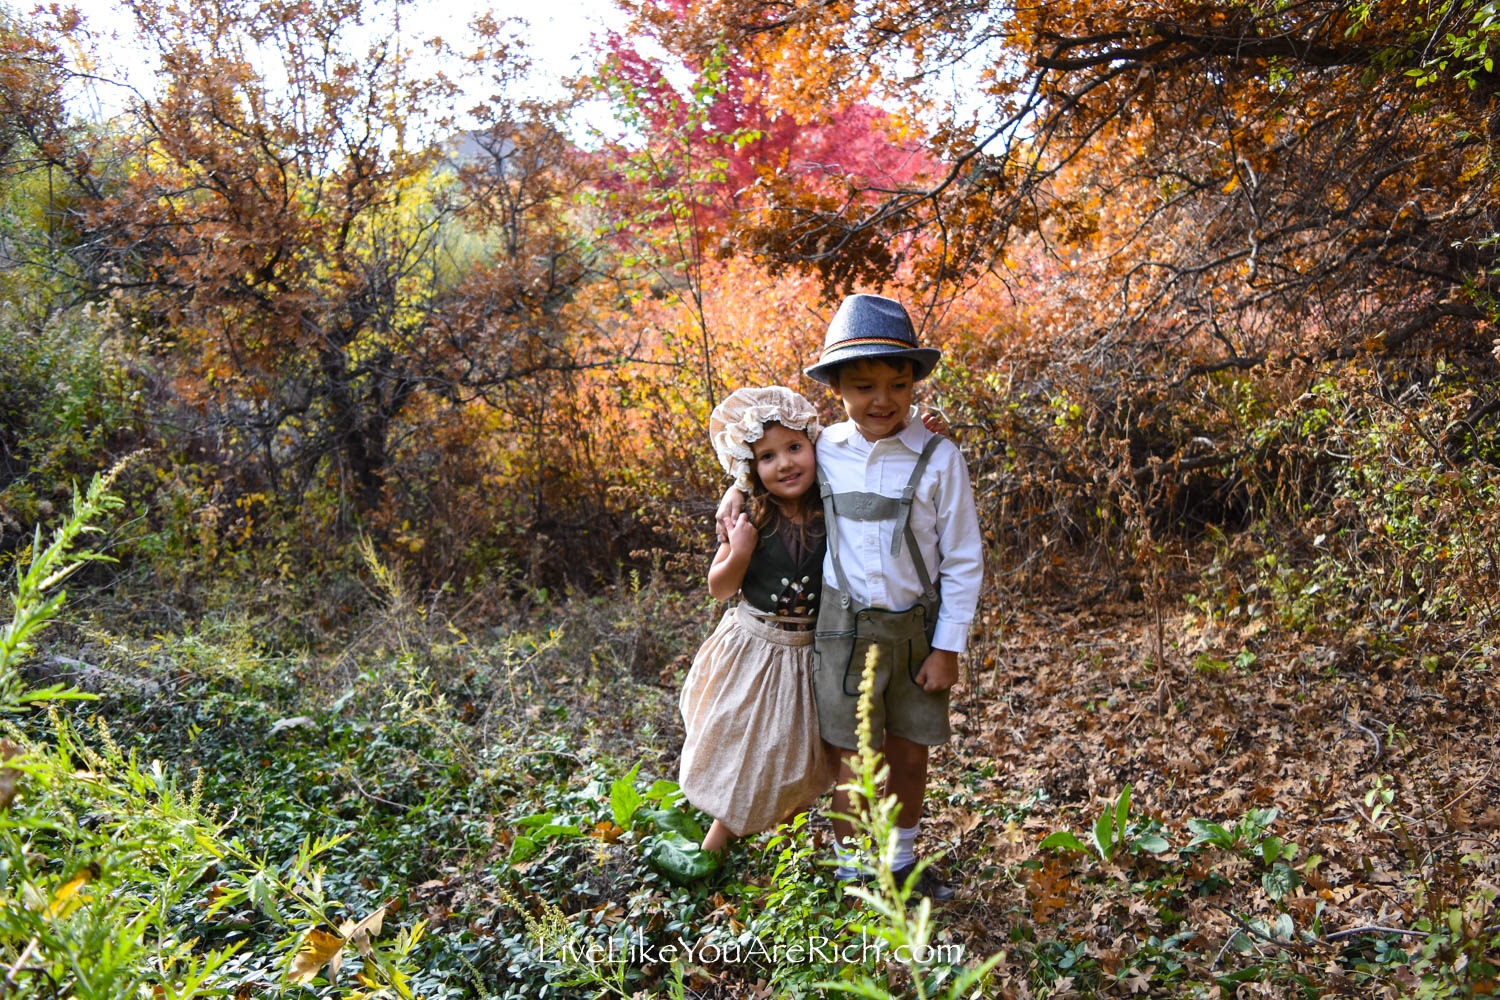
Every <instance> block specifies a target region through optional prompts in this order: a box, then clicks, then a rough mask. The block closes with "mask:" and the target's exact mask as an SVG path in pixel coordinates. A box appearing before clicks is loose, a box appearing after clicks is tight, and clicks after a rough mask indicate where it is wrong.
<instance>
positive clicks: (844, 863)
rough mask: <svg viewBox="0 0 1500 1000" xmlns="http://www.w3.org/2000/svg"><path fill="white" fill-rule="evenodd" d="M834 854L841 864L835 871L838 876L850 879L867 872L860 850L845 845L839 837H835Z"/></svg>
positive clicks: (846, 879)
mask: <svg viewBox="0 0 1500 1000" xmlns="http://www.w3.org/2000/svg"><path fill="white" fill-rule="evenodd" d="M833 856H834V857H836V858H838V859H839V866H838V868H837V869H836V870H835V871H834V874H835V875H836V876H837V877H838V878H840V879H843V880H845V881H848V880H849V879H853V878H859V877H860V876H861V875H863V874H865V872H866V867H865V865H864V864H863V859H862V858H861V857H860V852H859V851H857V850H855V849H854V848H852V847H845V846H844V845H843V844H842V843H841V842H840V841H839V838H838V837H834V838H833Z"/></svg>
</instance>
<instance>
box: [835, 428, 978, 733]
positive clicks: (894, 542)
mask: <svg viewBox="0 0 1500 1000" xmlns="http://www.w3.org/2000/svg"><path fill="white" fill-rule="evenodd" d="M939 440H940V439H939V438H938V437H936V436H933V437H932V438H930V439H928V441H927V444H926V446H925V447H923V449H922V453H921V455H919V456H918V458H917V464H916V466H915V467H914V468H913V469H912V472H911V479H910V480H908V481H907V484H906V488H905V489H903V490H902V491H901V495H900V496H899V497H888V496H885V495H883V494H880V493H864V492H850V493H834V492H833V488H832V486H831V485H830V484H829V482H828V480H827V478H826V477H825V476H824V474H823V470H822V468H819V469H818V488H819V491H820V492H821V494H822V498H823V517H824V520H825V521H826V523H827V533H828V553H829V555H830V556H831V561H832V563H833V572H834V578H835V581H836V583H835V582H830V581H827V580H825V581H824V592H823V600H822V602H821V605H820V607H819V608H818V625H817V630H816V633H815V638H814V643H815V649H816V661H815V662H816V666H815V670H814V679H813V686H814V690H815V692H816V694H817V699H818V721H819V725H820V726H821V727H822V733H823V739H824V740H826V741H828V742H829V743H831V744H833V745H834V746H837V747H842V748H844V749H846V750H854V749H857V744H858V742H859V741H858V737H857V735H856V710H857V708H858V705H859V682H860V677H861V674H862V672H863V670H864V664H865V657H866V655H867V652H868V650H869V648H870V647H871V646H872V645H874V646H878V647H879V650H880V651H879V658H878V662H877V666H876V678H875V705H874V715H873V716H872V720H871V736H872V739H873V742H874V745H875V746H877V747H878V746H880V745H881V744H882V742H883V739H884V732H885V731H886V730H889V731H890V732H891V733H893V734H895V735H897V736H901V737H904V738H906V739H909V740H912V741H913V742H916V743H921V744H924V745H928V746H936V745H937V744H940V743H946V742H947V740H948V736H949V734H950V730H949V728H948V692H947V691H937V692H927V691H924V690H923V689H922V688H921V686H920V685H918V684H917V682H916V675H917V672H918V671H920V670H921V669H922V661H923V660H925V659H926V658H927V655H928V653H929V652H931V650H932V634H933V630H934V629H935V628H936V627H937V614H938V606H939V595H938V590H937V587H936V586H935V585H934V584H933V582H932V578H931V576H930V575H929V573H928V571H927V564H926V563H925V562H923V560H922V552H921V550H920V549H919V548H918V546H917V537H916V534H915V533H914V532H913V531H912V527H911V505H912V500H913V498H914V497H915V496H916V493H917V484H918V483H920V482H921V480H922V473H923V472H924V471H925V470H926V469H927V463H928V461H929V460H930V459H931V458H932V453H933V451H934V450H935V449H936V448H937V444H938V441H939ZM835 518H843V519H845V520H852V521H890V520H894V521H895V522H896V524H895V530H894V531H892V532H891V555H893V556H895V555H900V554H901V544H902V541H903V540H904V541H905V543H906V548H907V550H908V551H909V552H910V553H911V559H912V564H913V568H914V569H915V570H916V571H917V580H918V582H919V583H920V584H921V586H922V594H921V596H920V597H919V599H918V601H917V603H916V604H914V605H913V606H911V607H909V608H906V609H905V610H901V611H895V610H890V609H886V608H872V607H869V606H867V605H863V604H860V603H859V602H857V601H855V600H854V599H853V598H852V597H850V596H849V579H848V577H847V576H846V575H845V573H844V567H843V564H842V563H841V562H840V559H839V556H840V554H839V548H838V530H837V526H836V523H835Z"/></svg>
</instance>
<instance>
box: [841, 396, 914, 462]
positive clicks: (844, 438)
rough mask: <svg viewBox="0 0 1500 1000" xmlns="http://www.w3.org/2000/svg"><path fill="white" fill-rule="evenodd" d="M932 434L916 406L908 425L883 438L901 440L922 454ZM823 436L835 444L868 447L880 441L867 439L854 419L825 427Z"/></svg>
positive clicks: (912, 410)
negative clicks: (898, 431) (891, 435)
mask: <svg viewBox="0 0 1500 1000" xmlns="http://www.w3.org/2000/svg"><path fill="white" fill-rule="evenodd" d="M931 436H932V432H931V431H929V430H928V429H927V428H926V427H924V426H922V421H921V420H920V419H918V416H917V408H916V407H915V406H914V407H912V409H911V414H910V416H908V417H907V420H906V426H905V427H903V428H902V429H901V433H899V434H897V435H896V436H895V437H894V438H882V440H894V441H900V442H901V443H902V444H903V445H905V446H906V447H907V448H909V449H911V451H913V452H915V453H916V454H918V455H920V454H921V453H922V447H923V446H924V445H926V444H927V439H928V438H929V437H931ZM821 437H822V438H827V439H828V440H829V441H831V442H832V443H833V444H850V443H854V444H860V445H863V446H864V447H865V448H867V449H868V448H873V447H874V446H875V445H876V444H878V443H879V442H877V441H867V440H865V437H864V435H863V434H861V433H860V432H859V428H858V427H856V426H855V425H854V421H852V420H841V421H839V422H838V423H836V424H834V425H833V426H832V427H825V428H824V429H823V433H822V435H821Z"/></svg>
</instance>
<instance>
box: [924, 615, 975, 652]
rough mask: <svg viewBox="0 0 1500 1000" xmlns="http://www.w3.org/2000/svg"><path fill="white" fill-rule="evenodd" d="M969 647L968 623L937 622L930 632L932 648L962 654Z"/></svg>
mask: <svg viewBox="0 0 1500 1000" xmlns="http://www.w3.org/2000/svg"><path fill="white" fill-rule="evenodd" d="M968 646H969V623H968V622H938V623H937V627H936V628H934V629H933V630H932V648H933V649H946V650H949V651H950V652H954V653H962V652H963V651H964V650H965V649H967V648H968Z"/></svg>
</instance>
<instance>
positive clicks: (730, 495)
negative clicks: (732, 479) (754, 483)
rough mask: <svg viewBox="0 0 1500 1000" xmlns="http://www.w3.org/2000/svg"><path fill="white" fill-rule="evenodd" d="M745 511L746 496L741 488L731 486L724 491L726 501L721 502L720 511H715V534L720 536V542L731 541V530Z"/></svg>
mask: <svg viewBox="0 0 1500 1000" xmlns="http://www.w3.org/2000/svg"><path fill="white" fill-rule="evenodd" d="M744 509H745V494H743V493H741V492H740V490H739V487H737V486H731V487H729V489H727V490H725V491H724V499H722V500H720V501H719V509H718V510H716V511H714V534H715V535H718V536H719V541H720V542H727V541H729V529H730V528H732V527H734V523H735V521H737V520H738V519H739V516H740V512H741V511H743V510H744Z"/></svg>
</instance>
